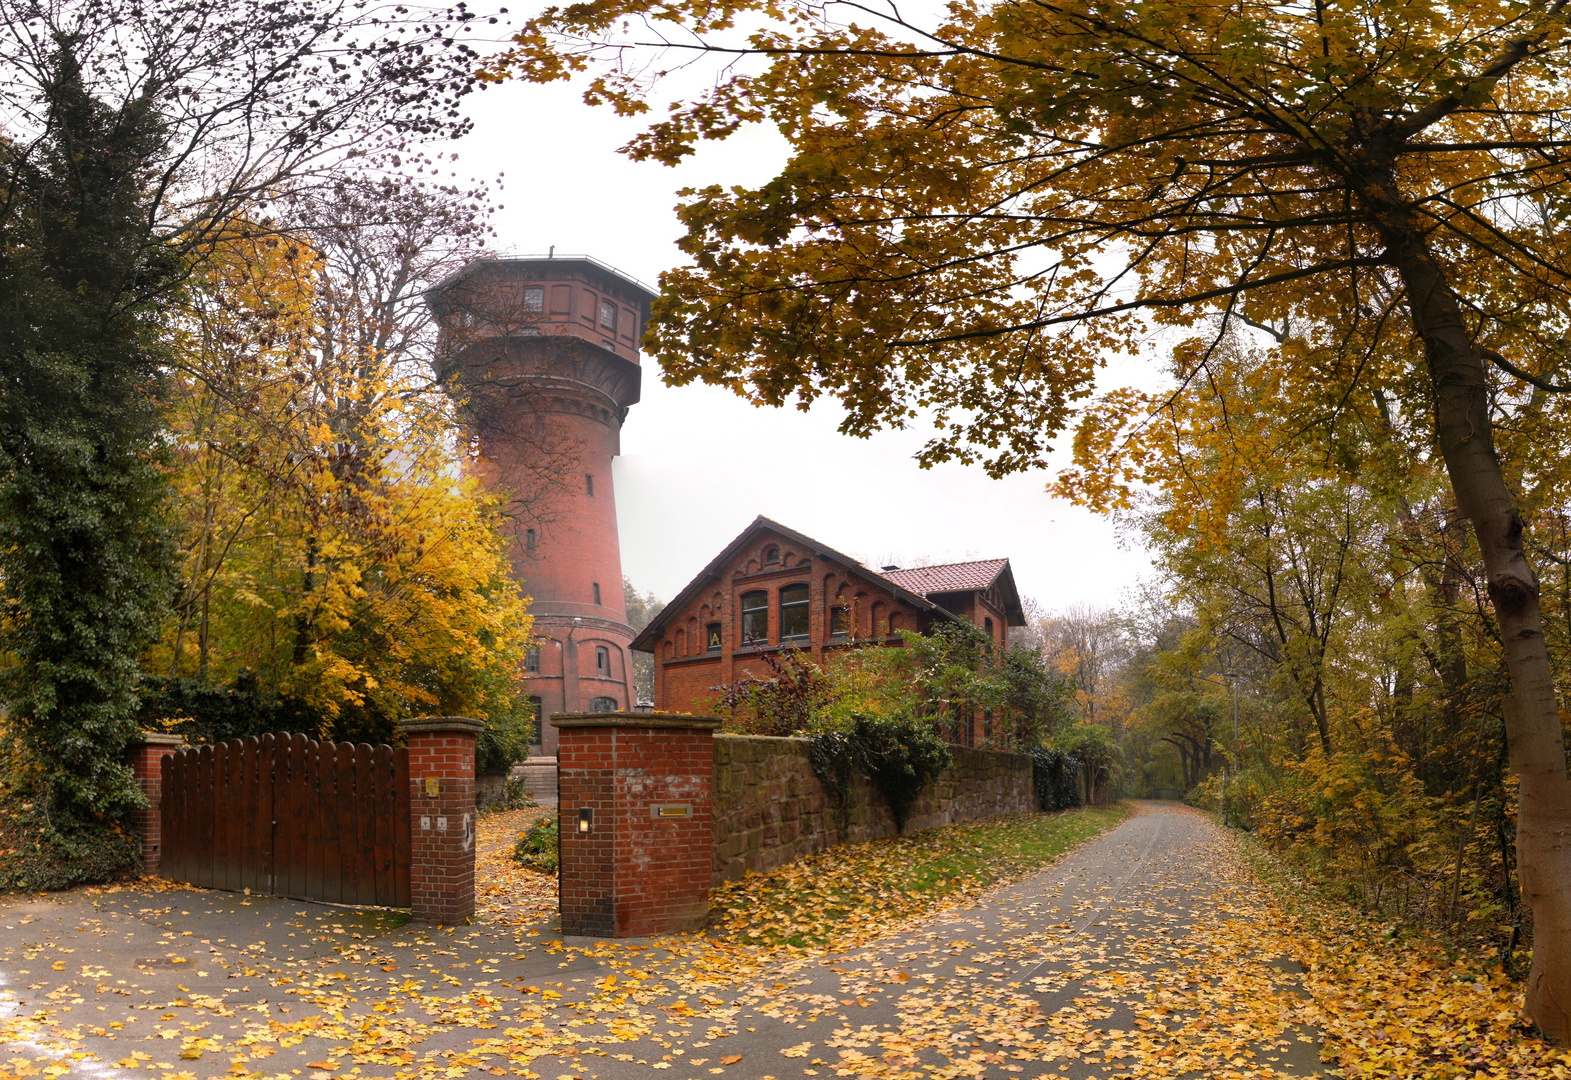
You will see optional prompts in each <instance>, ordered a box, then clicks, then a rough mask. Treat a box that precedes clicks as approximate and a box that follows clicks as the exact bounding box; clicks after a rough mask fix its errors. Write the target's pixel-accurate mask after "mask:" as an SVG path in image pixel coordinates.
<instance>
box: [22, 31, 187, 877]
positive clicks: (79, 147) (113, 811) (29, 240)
mask: <svg viewBox="0 0 1571 1080" xmlns="http://www.w3.org/2000/svg"><path fill="white" fill-rule="evenodd" d="M73 47H74V45H73V43H72V42H69V41H62V42H61V43H60V44H59V47H58V51H57V53H56V55H55V56H54V57H53V58H52V59H51V60H50V63H51V64H52V71H51V72H50V77H49V78H48V79H47V80H46V83H45V85H44V87H43V90H44V93H43V97H42V100H41V101H40V103H39V104H40V106H41V108H42V109H43V110H44V111H45V112H46V114H47V125H46V131H47V134H46V135H45V136H44V137H43V138H41V139H40V140H39V142H38V143H36V144H33V145H31V146H23V145H17V144H11V143H0V188H4V189H5V190H6V192H7V197H6V201H5V202H6V205H5V209H4V213H3V214H0V296H3V297H5V303H4V305H3V308H0V364H3V365H4V369H5V380H4V384H3V386H0V581H3V582H4V594H3V604H4V608H3V611H0V653H3V654H4V656H5V661H6V663H5V668H4V671H3V672H0V697H3V704H4V708H5V711H6V713H7V715H8V718H9V719H10V721H11V722H12V727H11V730H12V732H13V734H14V736H15V738H16V741H17V742H18V743H19V744H20V749H22V750H23V751H24V752H25V753H26V754H27V755H28V756H29V757H30V758H31V759H32V760H33V761H34V762H35V763H36V764H37V766H38V769H39V776H38V780H39V786H40V788H41V790H40V792H39V796H38V797H39V799H40V800H41V803H40V805H39V806H38V807H37V809H38V810H39V811H40V812H41V813H43V814H44V815H45V816H46V817H47V819H48V820H49V821H50V822H51V823H52V826H51V828H52V835H54V836H56V837H61V838H64V840H63V841H62V842H66V843H70V844H76V843H77V840H76V839H75V837H76V835H77V826H82V827H85V828H89V829H100V830H102V829H105V828H109V827H110V826H111V823H113V822H115V821H117V820H124V815H125V814H126V813H127V811H129V810H131V809H133V808H135V807H138V806H142V805H144V800H143V798H142V794H141V791H140V789H139V788H138V787H137V785H136V783H135V782H134V780H133V778H132V775H131V771H130V769H129V768H127V766H126V765H125V764H124V762H123V760H122V758H123V754H124V750H125V747H126V745H127V744H128V743H129V742H130V740H131V739H132V738H134V737H135V735H136V722H135V719H134V714H135V712H136V708H137V698H136V680H137V671H138V660H139V658H140V655H141V653H142V651H143V649H144V648H145V647H146V646H147V645H148V643H149V642H151V641H152V640H153V638H154V636H155V635H156V633H157V631H158V626H159V620H160V618H161V616H162V615H163V613H164V610H165V609H166V607H167V605H168V603H169V600H170V596H171V590H172V585H171V576H170V568H171V565H172V551H171V546H170V543H169V538H168V534H167V530H166V527H165V521H166V509H165V507H166V498H167V484H166V483H165V480H164V478H163V475H162V472H161V469H160V445H161V444H160V429H161V424H160V417H159V412H158V398H159V378H160V371H161V365H162V360H163V354H162V352H161V347H160V344H159V343H160V341H161V333H162V331H163V329H164V327H165V324H166V321H167V316H166V314H165V308H166V305H165V304H163V303H159V302H158V298H161V297H166V296H167V295H168V293H169V292H170V291H171V290H172V289H173V288H175V287H176V283H177V280H178V277H179V274H180V267H179V266H178V265H177V264H176V260H175V259H174V258H173V257H172V255H171V254H170V252H169V250H168V249H167V248H164V247H162V246H160V245H159V244H158V243H157V242H155V241H153V240H152V239H151V238H150V231H149V228H150V227H149V223H148V199H149V197H150V196H149V194H148V189H147V184H146V180H147V175H146V166H147V163H148V162H149V161H151V160H153V159H155V158H157V157H158V156H159V154H161V153H162V151H163V147H164V138H165V135H164V126H163V122H162V120H161V118H160V117H159V116H158V115H157V113H156V112H155V111H154V109H153V108H152V107H151V105H150V104H149V103H148V100H147V99H144V98H142V97H137V98H135V99H132V100H130V101H129V102H128V103H127V104H125V105H124V106H123V107H121V108H118V109H111V108H109V107H107V106H105V105H104V104H102V103H101V102H99V101H97V100H95V99H94V98H93V97H92V96H91V95H90V94H89V93H88V92H87V90H86V89H85V88H84V85H83V79H82V72H81V69H80V67H79V66H78V64H77V62H76V59H75V57H74V56H73V55H72V48H73ZM111 846H113V845H111ZM83 850H85V849H83Z"/></svg>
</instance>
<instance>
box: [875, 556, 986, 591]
mask: <svg viewBox="0 0 1571 1080" xmlns="http://www.w3.org/2000/svg"><path fill="white" fill-rule="evenodd" d="M1007 565H1009V560H1008V559H981V560H979V561H977V562H961V563H946V564H944V565H943V566H913V567H911V569H909V570H885V571H884V572H883V574H882V575H881V576H882V577H884V578H886V579H888V580H889V581H892V582H894V583H895V584H896V585H898V586H900V587H901V588H902V589H906V590H909V591H910V592H914V593H916V594H917V595H918V596H929V595H931V594H933V593H948V592H971V591H973V590H977V589H985V588H987V587H988V586H990V585H992V584H993V582H994V581H995V580H996V579H997V578H998V575H999V574H1000V573H1002V572H1003V569H1004V567H1005V566H1007Z"/></svg>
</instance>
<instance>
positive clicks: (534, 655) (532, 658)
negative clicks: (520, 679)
mask: <svg viewBox="0 0 1571 1080" xmlns="http://www.w3.org/2000/svg"><path fill="white" fill-rule="evenodd" d="M524 670H525V671H539V670H540V650H539V649H527V650H525V651H524Z"/></svg>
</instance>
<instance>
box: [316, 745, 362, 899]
mask: <svg viewBox="0 0 1571 1080" xmlns="http://www.w3.org/2000/svg"><path fill="white" fill-rule="evenodd" d="M328 760H329V761H331V762H332V767H333V805H332V806H330V807H328V810H329V812H330V813H331V814H332V819H333V840H334V858H333V861H332V862H330V863H329V864H328V865H327V866H325V867H324V868H323V873H322V878H323V886H324V887H325V888H326V889H327V890H328V892H330V893H332V894H333V896H334V898H335V899H336V902H338V903H340V904H353V903H355V853H354V846H355V748H354V745H353V744H352V743H339V744H338V745H336V746H334V747H332V752H331V755H330V756H329V758H328Z"/></svg>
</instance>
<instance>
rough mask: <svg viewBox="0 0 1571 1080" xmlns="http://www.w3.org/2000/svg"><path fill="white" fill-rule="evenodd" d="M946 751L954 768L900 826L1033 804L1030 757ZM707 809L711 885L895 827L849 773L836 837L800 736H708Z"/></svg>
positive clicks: (987, 814)
mask: <svg viewBox="0 0 1571 1080" xmlns="http://www.w3.org/2000/svg"><path fill="white" fill-rule="evenodd" d="M949 750H950V753H951V754H953V755H954V764H953V765H952V766H951V767H950V768H949V769H947V770H945V772H944V773H943V774H942V775H941V776H940V777H939V778H938V779H937V780H936V781H934V782H933V783H932V784H931V785H929V786H928V788H927V789H926V790H925V791H923V792H922V794H921V796H920V797H919V798H918V799H917V802H916V806H915V807H913V809H912V811H911V820H910V821H909V822H907V823H906V830H907V831H908V832H911V831H915V830H918V829H931V828H936V827H938V826H940V825H951V824H954V823H956V822H961V821H974V820H977V819H979V818H986V817H995V816H997V815H999V814H1012V813H1021V812H1024V811H1028V810H1030V809H1032V807H1033V805H1034V802H1033V798H1032V790H1031V759H1030V758H1028V757H1026V756H1024V755H1022V754H1005V753H999V752H998V751H994V750H977V749H973V748H971V747H966V746H951V747H950V748H949ZM713 813H714V875H713V880H714V881H715V882H716V883H719V882H721V881H726V880H731V879H736V878H740V877H742V876H743V875H744V874H745V873H746V872H747V871H749V870H752V871H756V872H758V873H764V872H766V871H769V870H773V869H774V868H775V867H777V866H784V865H785V864H786V863H789V862H792V861H793V860H796V859H799V858H801V857H802V856H804V855H810V854H812V853H813V852H816V851H822V850H824V849H825V848H827V847H831V846H833V845H835V844H837V843H858V842H861V841H863V840H874V839H877V838H879V837H881V836H893V835H894V833H895V822H894V818H893V817H891V816H890V813H889V808H888V806H887V805H886V804H885V802H884V800H883V798H882V797H881V796H880V795H879V794H878V793H877V792H875V791H874V790H873V789H872V785H871V784H869V783H868V782H867V781H866V780H865V779H862V778H858V781H857V784H856V786H855V787H854V788H853V790H852V793H851V799H850V813H849V815H848V822H849V824H848V828H847V829H846V834H845V835H844V836H841V835H839V834H838V831H837V829H836V826H835V824H834V821H833V818H832V816H831V814H830V811H829V802H828V797H827V795H826V794H825V792H824V788H823V785H822V784H820V783H819V782H818V778H817V777H815V776H814V775H813V768H812V763H811V762H810V761H809V759H808V742H807V740H806V739H772V738H765V737H762V736H755V735H716V736H715V739H714V797H713Z"/></svg>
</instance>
